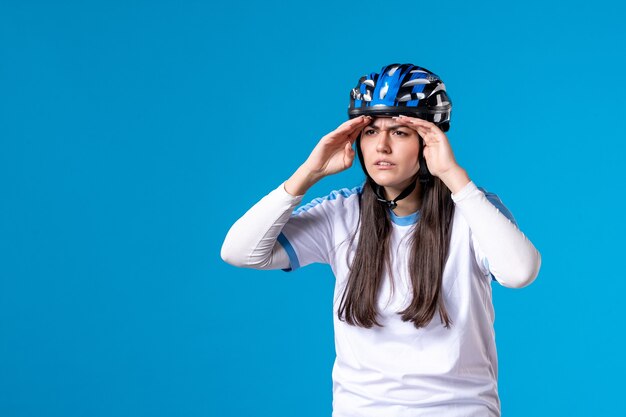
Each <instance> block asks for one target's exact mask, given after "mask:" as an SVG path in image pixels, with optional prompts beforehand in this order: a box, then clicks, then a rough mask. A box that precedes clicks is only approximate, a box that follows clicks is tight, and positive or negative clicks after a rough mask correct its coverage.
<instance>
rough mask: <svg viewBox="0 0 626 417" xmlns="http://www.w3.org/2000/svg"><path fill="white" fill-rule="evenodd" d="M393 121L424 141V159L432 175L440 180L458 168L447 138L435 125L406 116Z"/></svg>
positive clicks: (395, 118)
mask: <svg viewBox="0 0 626 417" xmlns="http://www.w3.org/2000/svg"><path fill="white" fill-rule="evenodd" d="M393 120H395V121H396V122H399V123H401V124H403V125H405V126H407V127H409V128H411V129H413V130H415V131H416V132H417V133H418V134H419V135H420V136H421V137H422V138H423V139H424V145H425V146H424V158H425V159H426V165H427V166H428V170H429V171H430V173H431V174H432V175H434V176H436V177H439V178H441V177H442V175H445V174H446V173H451V172H453V171H454V170H455V169H456V168H457V167H459V164H457V162H456V159H455V158H454V154H453V153H452V148H451V147H450V142H449V141H448V137H447V136H446V134H445V133H444V132H443V131H442V130H441V129H440V128H439V127H438V126H437V125H436V124H434V123H432V122H428V121H426V120H423V119H418V118H416V117H407V116H399V117H394V118H393Z"/></svg>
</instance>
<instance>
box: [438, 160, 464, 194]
mask: <svg viewBox="0 0 626 417" xmlns="http://www.w3.org/2000/svg"><path fill="white" fill-rule="evenodd" d="M439 178H440V179H441V181H443V183H444V184H446V186H447V187H448V188H449V189H450V191H451V192H452V194H455V193H457V192H459V191H461V190H462V189H463V187H465V186H466V185H467V184H469V182H470V181H471V180H470V178H469V176H468V175H467V171H465V170H464V169H463V168H462V167H461V166H459V165H456V166H455V167H453V168H451V169H450V170H449V171H447V172H446V173H445V174H442V175H441V176H440V177H439Z"/></svg>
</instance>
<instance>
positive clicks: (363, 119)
mask: <svg viewBox="0 0 626 417" xmlns="http://www.w3.org/2000/svg"><path fill="white" fill-rule="evenodd" d="M371 120H372V118H371V116H359V117H355V118H354V119H350V120H348V121H346V122H344V123H342V124H341V125H339V127H338V128H337V129H336V131H337V132H339V131H342V132H343V131H351V130H354V129H358V128H360V127H362V126H364V125H365V124H367V123H369V122H370V121H371Z"/></svg>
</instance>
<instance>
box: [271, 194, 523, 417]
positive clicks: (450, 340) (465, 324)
mask: <svg viewBox="0 0 626 417" xmlns="http://www.w3.org/2000/svg"><path fill="white" fill-rule="evenodd" d="M481 191H483V192H484V193H485V195H486V196H487V198H488V199H489V201H490V202H491V203H492V204H493V205H494V206H496V207H497V208H498V209H499V210H500V212H502V213H503V214H504V215H505V216H507V218H509V220H511V221H512V222H515V220H514V219H513V216H512V215H511V214H510V212H509V211H508V210H507V209H506V208H505V207H504V206H503V205H502V203H501V201H500V200H499V199H498V197H497V196H495V195H494V194H491V193H487V192H486V191H484V190H482V189H481ZM360 192H361V187H356V188H353V189H342V190H339V191H333V192H332V193H330V194H329V195H328V196H326V197H325V198H317V199H315V200H313V201H312V202H311V203H309V204H307V205H305V206H302V207H300V208H299V209H298V210H295V211H294V212H293V214H292V215H291V217H290V218H289V221H288V222H287V223H286V224H285V226H284V228H283V229H282V233H281V234H280V235H279V237H278V241H279V242H280V243H281V245H282V246H283V247H284V249H285V250H286V252H287V254H288V255H289V260H290V264H291V268H290V269H286V271H289V270H295V269H297V268H299V267H301V266H305V265H308V264H311V263H314V262H318V263H326V264H329V265H330V267H331V268H332V271H333V273H334V275H335V277H336V281H335V291H334V308H333V310H334V313H333V316H334V332H335V350H336V354H337V357H336V360H335V363H334V366H333V372H332V378H333V414H332V416H333V417H389V416H394V417H417V416H420V417H430V416H437V417H440V416H446V417H456V416H458V417H471V416H481V417H484V416H500V400H499V397H498V386H497V380H498V359H497V354H496V344H495V333H494V328H493V323H494V309H493V304H492V300H491V281H492V279H495V278H494V277H493V275H491V273H490V272H489V269H488V263H487V260H486V258H485V256H484V254H483V253H482V251H481V249H480V247H479V246H478V242H477V241H476V239H475V237H474V236H473V235H472V232H471V230H470V228H469V226H468V224H467V223H466V221H465V219H464V217H463V216H462V215H461V213H460V211H459V210H455V213H454V218H453V227H452V234H451V241H450V252H449V258H448V260H447V263H446V265H445V268H444V272H443V298H444V301H445V306H446V309H447V311H448V314H449V315H450V317H451V319H452V326H451V328H450V329H446V328H445V327H444V326H443V325H442V324H441V320H440V317H439V313H438V312H436V313H435V316H434V318H433V320H432V321H431V322H430V324H429V325H428V326H426V327H424V328H420V329H416V328H415V327H414V325H413V323H412V322H403V321H402V320H401V318H400V315H399V314H397V312H398V311H401V310H402V309H404V308H405V307H407V306H408V305H409V303H410V301H411V298H410V297H411V295H412V291H411V288H412V287H411V282H410V276H409V272H408V258H409V257H408V255H407V250H408V248H409V243H408V242H409V239H408V237H409V235H410V233H411V231H412V230H413V228H414V225H415V223H416V222H417V221H418V220H419V212H416V213H414V214H412V215H409V216H404V217H399V216H396V215H395V214H394V213H393V212H391V218H392V220H393V229H392V236H391V241H390V243H391V260H392V271H393V273H392V275H391V276H390V275H389V274H388V272H387V269H385V275H384V281H383V284H382V287H381V290H380V292H379V299H378V311H379V314H380V315H379V322H380V323H381V324H382V325H383V326H384V327H378V326H374V327H372V328H371V329H366V328H362V327H357V326H351V325H349V324H347V323H345V322H343V321H340V320H339V319H338V317H337V309H338V307H339V303H340V300H341V295H342V292H343V290H344V287H345V284H346V281H347V278H348V275H349V268H348V264H347V262H346V255H347V251H348V246H349V238H350V236H351V234H352V233H354V232H355V231H357V237H356V238H355V242H354V245H353V248H352V251H351V253H350V261H351V260H352V259H353V256H354V251H355V249H356V243H357V242H358V230H357V221H358V210H359V204H358V194H359V193H360ZM391 280H394V288H395V291H393V293H392V291H391Z"/></svg>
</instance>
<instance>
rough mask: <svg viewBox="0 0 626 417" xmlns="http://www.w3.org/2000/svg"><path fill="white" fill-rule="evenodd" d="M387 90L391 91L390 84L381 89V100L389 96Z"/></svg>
mask: <svg viewBox="0 0 626 417" xmlns="http://www.w3.org/2000/svg"><path fill="white" fill-rule="evenodd" d="M387 90H389V84H387V83H385V86H384V87H383V88H381V89H380V94H379V96H378V98H379V99H381V100H382V99H384V98H385V96H386V95H387Z"/></svg>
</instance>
